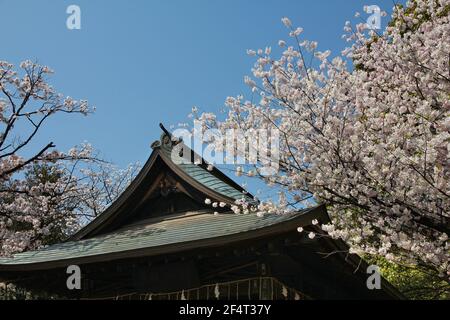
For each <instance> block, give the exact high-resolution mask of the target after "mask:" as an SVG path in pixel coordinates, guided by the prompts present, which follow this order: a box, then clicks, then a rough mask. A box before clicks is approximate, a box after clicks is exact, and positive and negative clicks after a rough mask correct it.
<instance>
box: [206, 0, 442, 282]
mask: <svg viewBox="0 0 450 320" xmlns="http://www.w3.org/2000/svg"><path fill="white" fill-rule="evenodd" d="M449 9H450V1H449V0H437V1H423V0H417V1H411V2H408V4H407V6H406V7H404V8H402V7H400V6H397V7H395V8H394V13H393V16H392V22H391V23H390V25H389V26H388V27H387V28H386V30H385V31H384V32H383V33H382V34H378V33H376V32H375V31H373V30H367V26H366V25H365V24H364V23H361V24H358V25H356V26H352V24H351V23H349V22H348V23H346V24H345V27H344V31H345V32H346V34H345V35H344V38H345V39H346V40H347V41H349V43H350V47H348V48H347V49H345V50H344V51H343V52H342V55H341V56H335V57H333V56H332V54H331V52H330V51H328V50H327V51H318V49H317V48H318V44H317V43H316V42H314V41H308V40H301V38H300V37H301V33H302V29H301V28H294V27H293V25H292V23H291V21H290V20H289V19H288V18H283V20H282V22H283V23H284V25H285V26H286V27H287V28H288V29H289V36H290V41H284V40H280V41H279V43H278V44H279V48H278V49H277V50H278V51H280V53H279V54H276V55H275V54H273V53H272V52H273V51H275V50H272V49H271V48H266V49H259V50H248V54H249V55H252V56H255V59H256V63H255V65H254V67H253V69H252V73H253V76H252V77H246V78H245V79H244V81H245V83H246V84H247V85H248V86H249V87H250V89H251V91H252V94H251V99H250V100H248V99H245V98H244V97H243V96H237V97H229V98H227V99H226V102H225V104H226V106H227V113H226V115H225V117H224V118H225V119H223V120H220V119H219V117H218V116H216V115H214V114H211V113H208V114H203V115H201V116H199V117H197V119H199V120H200V121H203V124H204V126H205V127H208V128H211V127H213V128H217V129H219V130H226V129H230V128H240V129H242V130H247V129H250V128H253V129H255V128H258V129H259V128H276V129H278V130H279V131H280V132H281V134H280V137H281V141H280V144H279V145H280V171H279V172H278V174H276V175H273V176H268V177H266V176H262V175H258V169H259V168H258V167H256V168H252V176H256V177H259V178H261V179H263V180H264V181H265V182H266V183H267V184H268V185H270V186H277V187H278V188H280V189H281V190H282V191H281V193H280V199H279V201H278V202H275V201H271V202H262V203H261V205H260V211H261V212H276V213H278V214H282V213H286V212H290V211H292V210H294V209H295V208H298V207H299V206H302V205H303V206H304V205H310V204H311V199H314V203H317V202H319V203H326V204H327V205H328V210H329V213H330V216H331V220H332V222H331V223H329V224H325V225H322V229H323V231H324V232H326V233H328V235H329V236H331V237H333V238H339V239H343V240H344V241H346V242H347V243H348V244H349V245H350V248H351V249H350V250H351V252H352V253H365V254H372V255H378V256H383V257H385V258H387V259H389V260H392V261H396V262H399V263H405V264H413V265H420V266H423V267H425V268H429V269H432V270H433V271H436V272H437V273H439V275H440V276H441V277H442V278H444V279H447V280H448V279H450V264H449V260H450V259H449V258H450V255H449V250H450V247H449V241H448V234H449V231H450V227H449V226H450V179H449V178H450V160H449V159H450V95H449V93H450V66H449V63H450V41H448V39H450V24H449V11H450V10H449ZM289 43H292V45H289ZM275 56H278V57H277V58H276V57H275ZM219 147H220V146H219ZM239 170H240V171H239V174H242V173H243V170H242V168H240V169H239ZM310 237H313V235H310Z"/></svg>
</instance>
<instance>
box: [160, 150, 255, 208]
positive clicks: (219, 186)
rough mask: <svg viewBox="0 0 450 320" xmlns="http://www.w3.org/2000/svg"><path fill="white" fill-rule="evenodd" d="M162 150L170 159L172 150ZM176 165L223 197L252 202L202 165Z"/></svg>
mask: <svg viewBox="0 0 450 320" xmlns="http://www.w3.org/2000/svg"><path fill="white" fill-rule="evenodd" d="M161 150H162V152H163V153H164V155H165V156H166V157H168V158H170V152H171V150H168V149H166V148H161ZM176 165H177V166H178V167H179V168H181V169H182V170H183V171H184V172H185V173H187V174H188V175H189V176H190V177H191V178H193V179H195V180H196V181H197V182H199V183H201V184H202V185H204V186H206V187H207V188H209V189H211V190H213V191H215V192H217V193H220V194H221V195H224V196H226V197H229V198H232V199H235V200H238V199H242V198H246V199H247V200H249V201H251V200H252V199H251V198H250V197H249V196H247V195H246V194H244V193H243V192H242V191H240V190H238V189H237V188H235V187H233V186H231V185H230V184H228V183H226V182H225V181H222V180H221V179H219V178H217V177H216V176H214V174H213V173H212V172H210V171H208V170H206V169H204V168H202V167H201V166H200V165H197V164H194V163H178V164H176Z"/></svg>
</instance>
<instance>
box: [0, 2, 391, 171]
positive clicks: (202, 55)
mask: <svg viewBox="0 0 450 320" xmlns="http://www.w3.org/2000/svg"><path fill="white" fill-rule="evenodd" d="M71 4H76V5H78V6H80V8H81V30H68V29H67V28H66V19H67V17H68V14H66V8H67V7H68V6H69V5H71ZM373 4H376V5H378V6H379V7H380V8H381V9H382V10H386V11H387V12H389V13H390V11H391V9H392V6H393V1H392V0H371V1H370V2H365V1H357V0H345V1H337V0H315V1H300V0H297V1H294V0H281V1H280V0H270V1H269V0H265V1H262V0H258V1H257V0H239V1H238V0H226V1H225V0H221V1H218V0H209V1H207V0H190V1H186V0H177V1H175V0H151V1H148V0H147V1H143V0H133V1H129V0H128V1H122V0H120V1H101V0H89V1H87V0H86V1H82V0H78V1H76V0H71V1H51V0H41V1H35V0H34V1H31V0H30V1H24V0H0V14H1V17H0V30H2V40H1V45H0V60H7V61H9V62H12V63H14V64H18V63H19V62H20V61H22V60H24V59H32V60H38V61H39V62H40V63H42V64H46V65H48V66H50V67H51V68H52V69H54V70H55V72H56V73H55V75H54V76H53V77H52V79H51V83H52V84H53V85H54V87H55V88H57V89H58V90H59V91H60V92H62V93H64V94H65V95H70V96H72V97H75V98H85V99H88V100H89V101H90V103H91V104H92V105H94V106H95V107H96V109H97V110H96V112H95V114H93V115H90V116H88V117H82V116H62V117H57V118H55V119H53V120H52V121H51V122H49V123H48V126H47V127H46V128H45V130H43V131H42V132H41V134H40V135H39V136H38V137H37V140H36V142H37V143H40V144H44V143H47V142H48V141H54V142H55V143H56V145H57V147H58V149H61V150H67V149H69V148H70V147H71V146H73V145H75V144H78V143H80V142H83V141H88V142H90V143H91V144H92V145H93V146H94V147H95V148H97V149H99V150H100V151H101V152H102V155H103V157H104V158H105V159H107V160H110V161H112V162H114V163H116V164H118V165H120V166H125V165H126V164H128V163H130V162H135V161H140V162H141V163H143V162H145V160H146V159H147V157H148V155H149V154H150V152H151V149H150V144H151V142H152V141H154V140H156V139H158V138H159V135H160V129H159V127H158V123H159V122H163V123H164V124H166V125H167V126H170V125H177V123H179V122H186V121H187V120H188V119H187V115H188V113H189V112H190V110H191V107H192V106H194V105H196V106H198V107H199V108H200V109H201V110H205V111H206V110H207V111H218V110H219V109H220V108H221V107H222V106H223V102H224V100H225V98H226V97H227V96H230V95H232V96H235V95H238V94H245V93H247V92H248V91H247V88H246V86H245V85H244V84H243V77H244V75H248V74H249V73H250V69H251V67H252V65H253V59H252V58H251V57H248V56H247V55H246V50H247V49H249V48H264V47H265V46H267V45H270V46H272V47H276V46H277V43H278V40H279V39H286V38H288V37H287V30H286V28H285V27H284V26H283V25H282V23H281V21H280V20H281V18H282V17H284V16H288V17H289V18H290V19H291V20H292V21H293V24H294V25H295V26H301V27H303V28H304V30H305V31H304V34H303V37H305V38H307V39H310V40H316V41H318V42H319V49H321V50H326V49H330V50H332V51H333V53H334V54H337V53H339V52H340V51H341V50H342V49H343V48H344V47H345V46H346V43H345V42H344V41H343V40H342V39H341V35H342V33H343V25H344V22H345V21H346V20H351V21H355V18H354V17H353V16H354V13H355V12H356V11H359V12H362V11H363V6H364V5H373ZM367 16H368V15H367V14H365V13H362V18H363V19H366V17H367ZM388 19H389V18H388V17H385V18H383V21H382V22H383V26H385V24H386V23H387V22H388Z"/></svg>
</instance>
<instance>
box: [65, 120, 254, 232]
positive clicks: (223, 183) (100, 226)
mask: <svg viewBox="0 0 450 320" xmlns="http://www.w3.org/2000/svg"><path fill="white" fill-rule="evenodd" d="M160 126H161V128H162V129H163V131H164V133H163V134H162V135H161V139H160V141H155V142H154V143H153V144H152V148H153V152H152V154H151V155H150V157H149V159H148V160H147V162H146V163H145V165H144V167H143V168H142V169H141V171H140V172H139V173H138V175H137V176H136V178H135V179H134V180H133V181H132V182H131V183H130V185H129V186H128V188H127V189H126V190H125V191H124V192H123V193H122V194H121V195H120V197H119V198H118V199H117V200H116V201H114V202H113V203H112V204H111V205H110V206H109V207H108V208H107V209H106V210H105V211H104V212H103V213H101V214H100V215H99V216H98V217H97V218H96V219H94V220H93V221H92V222H90V223H89V224H88V225H86V226H85V227H84V228H82V229H81V230H80V231H79V232H77V233H76V234H75V235H74V236H72V237H71V238H70V239H69V240H81V239H87V238H90V237H93V236H96V235H99V234H101V233H102V232H104V230H107V229H106V228H107V226H109V225H111V224H113V223H114V222H117V221H120V220H121V219H122V218H123V217H124V216H127V215H129V214H130V212H132V211H133V210H134V209H136V206H137V205H138V202H139V201H140V200H141V198H142V197H143V196H144V194H145V193H146V192H147V190H148V189H149V183H150V182H151V180H154V175H155V173H157V172H159V171H160V167H157V166H158V165H161V163H162V165H164V168H165V169H166V170H168V171H170V173H171V174H172V175H175V176H176V177H177V178H178V179H179V180H180V181H181V182H183V183H186V184H187V185H188V187H190V188H191V189H193V190H195V191H196V192H197V194H198V195H201V197H197V199H196V200H197V201H199V202H202V203H203V202H204V200H205V199H206V198H209V199H211V200H212V201H216V202H224V203H226V204H227V205H228V206H230V205H233V204H234V203H235V201H236V200H239V199H241V198H246V200H247V201H249V202H254V203H255V202H256V201H255V200H254V198H253V196H252V195H251V194H250V193H248V192H247V191H246V190H244V189H243V188H242V187H241V186H239V185H238V184H237V183H236V182H234V181H233V180H232V179H230V178H229V177H228V176H226V175H225V174H224V173H223V172H221V171H220V170H219V169H217V168H216V167H212V168H210V170H208V163H206V161H205V160H204V159H203V158H202V157H200V156H199V155H197V154H195V153H194V152H193V151H192V150H191V149H189V148H188V147H187V146H186V145H184V144H183V142H182V141H178V142H175V141H174V139H173V138H172V135H171V134H170V133H169V132H168V131H167V130H166V129H165V128H164V127H163V126H162V125H160ZM181 144H182V147H183V150H188V152H189V153H192V155H193V157H192V158H194V156H195V158H196V159H200V161H199V163H198V164H196V163H193V162H183V163H177V162H176V161H174V160H173V159H172V155H171V154H172V150H173V148H174V146H175V145H177V146H178V147H180V146H181ZM136 195H139V196H138V197H137V196H136ZM191 196H192V195H191Z"/></svg>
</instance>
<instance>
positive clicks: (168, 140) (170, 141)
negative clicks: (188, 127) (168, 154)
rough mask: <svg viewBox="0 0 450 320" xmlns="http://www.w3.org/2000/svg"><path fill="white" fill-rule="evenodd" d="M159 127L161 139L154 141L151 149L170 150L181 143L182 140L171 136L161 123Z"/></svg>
mask: <svg viewBox="0 0 450 320" xmlns="http://www.w3.org/2000/svg"><path fill="white" fill-rule="evenodd" d="M159 127H160V128H161V130H162V131H163V133H162V134H161V137H160V139H159V140H156V141H154V142H153V143H152V144H151V148H152V149H156V148H159V147H164V148H166V149H169V150H170V149H172V147H173V146H175V145H177V144H178V143H180V142H182V141H183V139H181V138H178V137H175V136H174V135H172V133H171V132H170V131H169V130H167V129H166V127H164V125H163V124H162V123H160V124H159Z"/></svg>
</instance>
